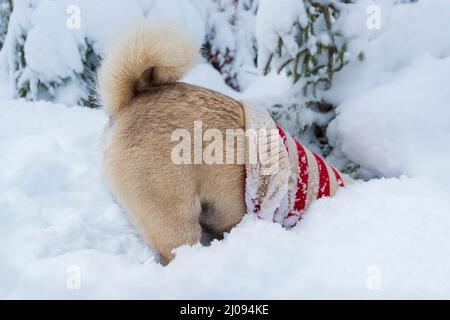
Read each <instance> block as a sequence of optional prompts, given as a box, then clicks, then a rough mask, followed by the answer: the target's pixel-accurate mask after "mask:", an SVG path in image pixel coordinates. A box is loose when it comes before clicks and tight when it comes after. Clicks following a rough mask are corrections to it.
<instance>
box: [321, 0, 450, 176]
mask: <svg viewBox="0 0 450 320" xmlns="http://www.w3.org/2000/svg"><path fill="white" fill-rule="evenodd" d="M371 3H372V2H371V1H360V2H358V3H357V5H355V7H354V8H352V10H350V11H349V15H348V16H347V17H346V20H345V23H344V25H345V28H344V29H346V32H347V33H348V34H349V35H350V36H352V37H353V40H352V41H351V42H350V43H351V48H353V50H354V52H355V53H356V52H359V51H361V50H363V51H364V52H365V56H366V58H365V60H364V62H359V61H354V62H352V63H351V64H350V65H349V66H348V67H346V68H345V69H344V70H343V71H342V72H341V73H339V74H337V76H336V79H335V82H334V85H333V88H332V89H331V90H330V91H329V92H328V93H327V98H329V99H330V100H331V101H334V102H335V103H337V104H339V107H338V110H337V113H338V115H337V117H336V120H335V121H334V122H332V123H331V124H330V127H329V131H328V135H329V137H330V138H331V140H332V142H333V143H334V144H335V145H336V146H337V147H338V150H339V151H341V152H343V153H344V154H345V155H346V156H347V157H348V158H350V159H351V160H353V161H354V162H356V163H358V164H360V165H361V166H362V167H363V168H364V169H366V170H369V171H370V172H371V174H369V176H370V175H372V176H373V175H378V176H389V177H391V176H399V175H400V174H407V175H410V176H414V175H424V174H433V173H436V174H438V175H440V174H443V173H448V172H449V166H448V163H450V151H449V148H447V146H448V141H450V140H449V139H450V122H449V120H448V119H449V116H450V109H449V108H448V106H449V105H450V93H449V91H448V89H447V86H448V83H449V81H450V42H449V41H448V34H447V32H446V31H445V30H448V29H449V28H450V10H448V1H445V0H436V1H419V2H417V3H413V4H408V5H400V6H399V5H397V6H395V5H393V4H392V2H390V1H380V2H377V5H378V6H380V10H381V29H380V30H376V29H375V30H369V29H367V28H363V29H360V28H355V26H358V25H364V24H365V20H364V19H366V18H367V15H366V14H365V10H366V9H367V7H368V6H369V4H371Z"/></svg>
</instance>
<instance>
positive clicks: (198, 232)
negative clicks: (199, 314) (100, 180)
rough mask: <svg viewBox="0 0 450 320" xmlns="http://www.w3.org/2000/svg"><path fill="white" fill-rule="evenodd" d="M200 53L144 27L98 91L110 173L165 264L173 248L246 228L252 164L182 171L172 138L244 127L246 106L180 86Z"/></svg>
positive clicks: (112, 63)
mask: <svg viewBox="0 0 450 320" xmlns="http://www.w3.org/2000/svg"><path fill="white" fill-rule="evenodd" d="M196 56H197V48H196V46H195V45H194V43H193V42H192V41H191V40H189V37H188V36H186V35H184V34H183V33H182V32H180V31H179V30H177V29H175V28H174V27H172V26H168V25H158V26H149V25H147V24H145V23H144V24H141V25H139V26H138V27H135V28H133V29H132V30H131V31H128V32H127V33H126V34H125V35H124V36H123V37H121V38H120V39H119V41H118V42H116V43H115V45H114V46H113V47H112V48H110V50H109V51H108V54H107V55H106V57H105V59H104V61H103V63H102V66H101V69H100V71H99V75H98V79H99V82H98V85H99V87H98V90H99V93H100V97H101V99H102V103H103V105H104V107H105V109H106V111H107V112H108V113H109V115H110V128H109V132H108V141H107V144H106V149H105V158H104V161H105V172H106V177H107V181H108V183H109V185H110V188H111V190H112V192H113V193H114V195H115V196H116V197H117V199H118V200H119V202H120V203H121V204H123V205H124V206H125V207H126V209H127V210H128V211H129V212H130V213H131V215H132V217H133V220H134V221H135V223H136V224H137V226H138V228H139V229H140V231H141V233H142V235H143V237H144V238H145V240H146V241H148V242H149V243H150V244H151V246H152V247H153V248H155V249H156V250H158V251H159V252H160V254H161V255H162V257H163V258H164V260H165V262H168V261H170V260H171V259H172V258H173V254H172V250H173V249H174V248H176V247H178V246H180V245H183V244H194V243H197V242H199V241H200V239H201V236H202V230H204V231H208V232H209V233H213V234H215V235H217V236H218V237H219V236H220V235H221V234H223V232H225V231H229V230H230V229H231V228H233V226H235V225H236V224H237V223H239V222H240V220H241V219H242V217H243V215H244V213H245V211H246V207H245V202H244V182H245V166H244V165H243V164H234V165H228V164H223V165H206V164H197V165H195V164H192V165H176V164H174V163H173V161H172V160H171V152H172V148H173V147H174V145H175V144H176V143H175V142H172V141H171V134H172V132H173V131H174V130H176V129H179V128H187V129H189V128H191V129H193V123H194V121H202V122H203V129H204V130H206V129H208V128H216V129H219V130H223V132H225V129H233V128H235V129H244V113H243V110H242V106H241V104H240V103H239V102H238V101H235V100H233V99H232V98H230V97H227V96H224V95H222V94H220V93H218V92H215V91H211V90H208V89H205V88H201V87H198V86H194V85H190V84H187V83H182V82H176V81H177V80H178V79H179V78H180V77H181V76H183V74H184V73H185V72H186V71H187V70H188V69H189V68H190V67H191V66H192V65H193V63H194V62H195V60H196Z"/></svg>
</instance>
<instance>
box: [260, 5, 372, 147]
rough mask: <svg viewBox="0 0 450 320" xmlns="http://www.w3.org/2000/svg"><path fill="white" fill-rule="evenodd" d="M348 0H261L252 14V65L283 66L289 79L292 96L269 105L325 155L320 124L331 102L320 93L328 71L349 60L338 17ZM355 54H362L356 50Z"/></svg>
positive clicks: (330, 116) (324, 121) (326, 86)
mask: <svg viewBox="0 0 450 320" xmlns="http://www.w3.org/2000/svg"><path fill="white" fill-rule="evenodd" d="M349 2H350V1H348V0H328V1H319V0H281V1H273V0H261V3H260V8H259V10H258V15H257V24H256V26H257V29H256V35H257V39H258V67H259V68H260V69H261V70H262V71H263V73H264V74H268V73H269V72H277V73H281V72H285V73H286V75H287V76H288V77H290V78H291V79H292V83H293V94H294V96H295V99H293V100H292V101H288V102H284V103H280V104H276V105H274V106H273V107H272V108H271V111H272V114H273V116H274V117H275V118H276V119H277V120H278V121H280V122H293V123H292V124H291V127H295V128H296V130H297V132H293V134H296V135H297V136H299V137H301V138H302V139H303V140H304V141H305V142H306V143H309V144H310V146H311V147H312V148H314V147H315V148H316V149H317V148H319V149H320V151H321V152H322V154H324V155H328V154H329V153H330V151H331V146H330V145H329V144H328V139H327V136H326V128H327V125H328V123H329V122H330V121H331V120H332V119H333V117H334V107H335V106H334V105H333V104H331V103H329V102H328V101H327V100H326V99H325V98H324V92H326V91H327V90H329V89H330V88H331V86H332V84H333V77H334V75H335V74H336V73H337V72H339V71H340V70H342V69H343V68H344V66H345V65H346V64H347V63H348V62H349V59H350V58H351V57H350V54H349V52H348V50H347V39H346V38H345V37H344V36H343V35H342V33H341V30H340V17H341V15H342V13H343V11H345V9H346V5H347V4H348V3H349ZM358 57H359V59H361V60H362V59H363V58H364V56H363V54H362V53H361V54H360V55H359V56H358Z"/></svg>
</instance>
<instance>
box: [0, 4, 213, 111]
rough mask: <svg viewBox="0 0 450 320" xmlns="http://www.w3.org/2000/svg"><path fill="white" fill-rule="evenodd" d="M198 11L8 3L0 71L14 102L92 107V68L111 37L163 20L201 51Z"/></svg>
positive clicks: (177, 6) (186, 6)
mask: <svg viewBox="0 0 450 320" xmlns="http://www.w3.org/2000/svg"><path fill="white" fill-rule="evenodd" d="M200 11H201V10H200V9H198V8H197V6H196V4H194V1H192V2H191V1H187V0H129V1H123V0H97V1H91V0H59V1H53V0H20V1H14V10H13V12H12V13H11V16H10V21H9V24H8V32H7V34H6V38H5V43H4V46H3V47H2V50H1V52H0V67H1V68H2V69H5V70H6V71H7V72H9V79H10V81H11V82H12V86H13V87H14V88H16V92H15V94H16V96H17V97H23V98H25V99H27V100H49V101H55V102H59V103H63V104H66V105H74V104H78V105H83V106H91V107H92V106H96V100H95V98H94V97H95V96H94V90H93V88H94V82H95V72H96V68H97V66H98V65H99V61H100V59H101V57H102V56H103V55H104V53H105V51H106V50H107V46H108V43H109V41H110V40H111V39H112V38H114V36H115V35H117V33H119V32H120V31H121V30H122V29H123V28H124V27H126V26H127V25H129V24H130V23H132V22H133V21H136V20H138V19H142V18H147V19H161V18H163V19H164V20H167V21H170V22H173V23H176V24H179V25H180V26H181V27H182V28H183V29H184V30H186V31H187V32H189V33H190V34H192V36H193V38H194V40H195V41H196V42H197V44H198V45H201V43H202V42H203V39H204V37H205V32H204V28H205V19H204V17H203V16H202V15H201V12H200Z"/></svg>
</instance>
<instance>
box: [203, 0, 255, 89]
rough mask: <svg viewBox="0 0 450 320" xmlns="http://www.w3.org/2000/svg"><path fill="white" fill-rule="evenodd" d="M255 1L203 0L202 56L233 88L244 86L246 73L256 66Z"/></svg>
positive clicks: (246, 83) (246, 81) (246, 80)
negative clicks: (205, 32)
mask: <svg viewBox="0 0 450 320" xmlns="http://www.w3.org/2000/svg"><path fill="white" fill-rule="evenodd" d="M258 3H259V0H206V2H205V4H206V5H207V6H208V7H209V8H208V11H209V12H210V14H209V17H208V20H207V34H206V38H205V43H204V45H203V55H204V56H205V58H206V59H207V60H208V61H209V62H210V63H211V64H212V65H213V66H214V68H216V69H217V70H218V71H219V72H220V73H221V74H222V76H223V78H224V80H225V82H226V83H227V84H228V85H229V86H230V87H232V88H234V89H236V90H241V89H243V88H245V87H246V86H247V85H248V79H247V77H246V72H248V70H246V69H248V68H255V67H256V55H257V48H256V38H255V34H254V29H255V19H256V11H257V8H258Z"/></svg>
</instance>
